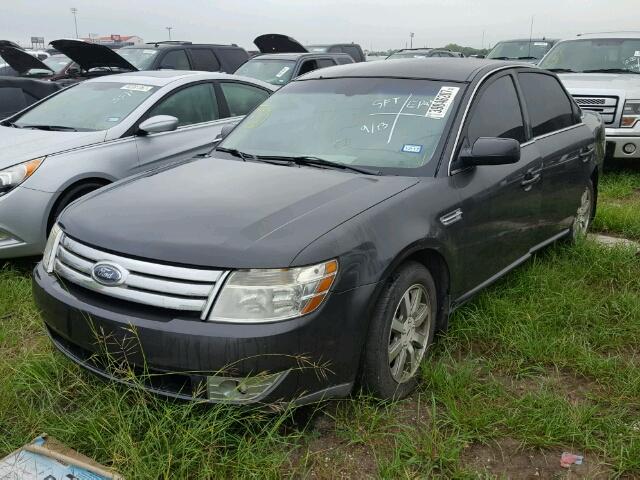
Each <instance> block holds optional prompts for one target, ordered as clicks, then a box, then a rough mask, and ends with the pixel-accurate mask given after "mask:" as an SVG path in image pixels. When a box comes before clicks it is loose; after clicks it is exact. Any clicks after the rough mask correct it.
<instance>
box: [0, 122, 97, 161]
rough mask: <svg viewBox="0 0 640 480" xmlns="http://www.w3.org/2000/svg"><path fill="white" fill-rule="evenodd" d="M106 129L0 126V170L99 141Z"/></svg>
mask: <svg viewBox="0 0 640 480" xmlns="http://www.w3.org/2000/svg"><path fill="white" fill-rule="evenodd" d="M105 135H106V132H104V131H98V132H49V131H46V130H31V129H22V128H13V127H2V126H0V145H2V148H0V170H1V169H3V168H7V167H10V166H12V165H15V164H16V163H21V162H26V161H27V160H31V159H34V158H38V157H43V156H45V155H53V154H56V153H60V152H64V151H66V150H72V149H74V148H80V147H84V146H87V145H92V144H94V143H100V142H103V141H104V139H105Z"/></svg>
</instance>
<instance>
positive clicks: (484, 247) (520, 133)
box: [443, 73, 542, 291]
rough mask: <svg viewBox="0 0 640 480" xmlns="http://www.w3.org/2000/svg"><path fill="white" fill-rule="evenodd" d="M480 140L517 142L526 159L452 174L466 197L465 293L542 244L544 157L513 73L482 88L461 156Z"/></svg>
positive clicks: (465, 132)
mask: <svg viewBox="0 0 640 480" xmlns="http://www.w3.org/2000/svg"><path fill="white" fill-rule="evenodd" d="M480 137H499V138H513V139H515V140H517V141H518V142H520V145H521V158H520V161H519V162H518V163H515V164H511V165H491V166H489V165H486V166H477V167H471V168H465V169H462V170H460V171H457V172H455V171H454V172H452V175H453V182H454V185H455V187H456V189H457V190H458V192H459V195H460V197H461V206H460V214H459V224H458V225H456V230H455V231H457V232H460V233H459V235H460V238H459V240H458V241H459V242H460V245H462V251H463V252H464V255H463V265H464V266H465V274H464V280H463V283H464V285H463V287H464V290H465V291H471V290H473V289H474V288H476V287H478V286H479V285H481V284H483V283H484V282H486V281H488V280H489V279H491V278H492V277H495V276H496V275H497V274H498V273H500V272H501V271H502V270H504V269H505V268H507V267H510V266H513V265H514V264H515V262H517V261H520V260H521V259H523V257H525V256H526V255H527V253H528V252H529V249H530V248H531V247H533V246H534V245H535V244H536V243H537V238H538V236H537V234H536V232H537V229H538V228H539V224H538V218H539V210H540V201H541V193H540V185H539V184H538V181H539V179H540V174H541V170H542V157H541V156H540V154H539V153H538V150H537V147H536V145H535V143H534V142H530V141H528V137H527V131H526V128H525V122H524V116H523V112H522V108H521V104H520V100H519V97H518V95H517V91H516V88H515V82H514V78H513V75H512V74H510V73H502V74H498V75H497V76H494V77H492V78H490V79H489V80H487V81H486V82H485V85H483V86H482V87H481V89H480V90H479V92H478V94H477V96H476V98H475V100H474V102H473V105H472V106H471V109H470V112H469V116H468V119H467V122H466V124H465V127H464V129H463V135H462V136H461V139H462V141H461V145H459V146H458V152H457V153H456V154H459V150H460V149H461V148H465V147H470V146H472V145H473V143H474V142H475V141H476V140H477V139H478V138H480ZM452 213H453V212H452ZM452 218H453V216H452ZM443 223H444V221H443ZM445 225H446V223H445ZM460 227H462V228H460Z"/></svg>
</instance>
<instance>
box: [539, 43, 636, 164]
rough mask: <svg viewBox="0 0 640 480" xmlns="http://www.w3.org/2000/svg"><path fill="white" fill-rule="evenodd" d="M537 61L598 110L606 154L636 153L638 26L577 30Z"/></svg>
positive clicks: (587, 105) (578, 99)
mask: <svg viewBox="0 0 640 480" xmlns="http://www.w3.org/2000/svg"><path fill="white" fill-rule="evenodd" d="M539 66H540V67H541V68H545V69H547V70H551V71H552V72H556V73H557V74H559V76H560V79H561V80H562V82H563V83H564V85H565V87H566V88H567V90H568V91H569V93H571V95H573V97H574V98H575V100H576V102H577V103H578V105H580V107H581V108H582V109H583V110H592V111H595V112H598V113H600V115H602V118H603V120H604V123H605V126H606V132H607V156H608V157H613V158H635V159H640V32H615V33H597V34H582V35H578V36H577V37H575V38H573V39H570V40H564V41H562V42H559V43H557V44H556V45H555V46H554V47H553V48H552V49H551V50H550V51H549V53H547V54H546V55H545V57H544V58H543V59H542V61H541V62H540V63H539Z"/></svg>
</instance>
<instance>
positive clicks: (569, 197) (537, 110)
mask: <svg viewBox="0 0 640 480" xmlns="http://www.w3.org/2000/svg"><path fill="white" fill-rule="evenodd" d="M518 83H519V85H520V89H521V91H522V96H523V97H524V101H525V104H526V110H527V112H528V117H529V120H530V124H531V125H530V126H531V135H532V137H533V139H534V141H535V143H536V146H537V148H538V151H539V152H540V154H541V155H542V157H543V171H542V182H541V189H542V199H541V200H542V204H541V215H542V220H543V222H544V236H545V237H546V238H550V237H552V236H554V235H557V234H559V233H561V232H562V231H564V230H565V229H567V228H569V227H570V226H571V222H572V221H573V216H574V215H575V213H576V210H577V208H578V204H579V201H580V197H581V195H582V192H583V190H584V188H585V181H586V179H587V178H588V177H589V175H590V172H587V171H586V170H587V169H586V166H587V162H589V160H591V158H592V156H593V155H594V152H595V141H594V139H593V136H592V134H591V131H590V130H589V128H588V127H587V126H586V125H585V124H583V123H582V120H581V118H580V115H579V113H578V110H577V108H576V106H575V105H574V102H573V101H572V100H571V98H570V97H569V95H568V94H567V93H566V92H565V90H564V88H563V87H562V85H561V84H560V81H559V80H558V79H557V78H556V77H555V76H554V75H551V74H547V73H544V72H540V71H534V70H528V71H521V72H519V73H518Z"/></svg>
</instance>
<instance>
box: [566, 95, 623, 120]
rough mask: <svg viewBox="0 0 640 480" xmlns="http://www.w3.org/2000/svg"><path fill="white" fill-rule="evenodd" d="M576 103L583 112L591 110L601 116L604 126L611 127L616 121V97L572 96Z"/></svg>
mask: <svg viewBox="0 0 640 480" xmlns="http://www.w3.org/2000/svg"><path fill="white" fill-rule="evenodd" d="M573 98H574V99H575V101H576V103H577V104H578V105H579V106H580V108H582V109H583V110H591V111H592V112H598V113H599V114H600V115H601V116H602V120H603V121H604V123H605V125H611V124H613V123H614V122H615V120H616V111H617V109H618V97H588V96H583V95H574V96H573Z"/></svg>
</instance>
